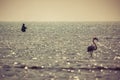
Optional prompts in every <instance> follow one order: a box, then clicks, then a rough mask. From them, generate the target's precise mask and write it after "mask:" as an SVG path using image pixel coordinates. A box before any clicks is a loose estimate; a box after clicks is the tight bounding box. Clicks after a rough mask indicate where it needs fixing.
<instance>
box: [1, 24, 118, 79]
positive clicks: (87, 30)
mask: <svg viewBox="0 0 120 80" xmlns="http://www.w3.org/2000/svg"><path fill="white" fill-rule="evenodd" d="M23 23H24V24H25V26H26V27H27V29H26V32H22V31H21V27H22V24H23ZM94 37H96V38H98V39H99V40H98V41H96V45H97V50H94V51H93V57H91V56H90V53H89V52H87V47H88V46H90V45H91V44H93V43H92V40H93V38H94ZM0 80H120V22H0Z"/></svg>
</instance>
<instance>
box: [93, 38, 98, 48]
mask: <svg viewBox="0 0 120 80" xmlns="http://www.w3.org/2000/svg"><path fill="white" fill-rule="evenodd" d="M93 45H94V46H95V50H97V45H96V43H95V40H94V39H93Z"/></svg>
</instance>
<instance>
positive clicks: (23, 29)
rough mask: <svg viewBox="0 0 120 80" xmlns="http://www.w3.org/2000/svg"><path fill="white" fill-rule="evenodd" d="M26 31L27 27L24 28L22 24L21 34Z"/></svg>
mask: <svg viewBox="0 0 120 80" xmlns="http://www.w3.org/2000/svg"><path fill="white" fill-rule="evenodd" d="M26 29H27V27H26V26H25V24H23V25H22V28H21V31H22V32H26Z"/></svg>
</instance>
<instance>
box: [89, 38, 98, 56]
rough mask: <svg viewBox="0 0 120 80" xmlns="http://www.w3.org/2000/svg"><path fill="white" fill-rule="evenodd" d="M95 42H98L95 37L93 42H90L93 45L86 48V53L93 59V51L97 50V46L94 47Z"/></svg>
mask: <svg viewBox="0 0 120 80" xmlns="http://www.w3.org/2000/svg"><path fill="white" fill-rule="evenodd" d="M95 41H98V38H96V37H95V38H93V40H92V42H93V44H92V45H91V46H88V48H87V52H89V53H90V55H91V57H93V56H92V54H93V51H94V50H97V45H96V43H95Z"/></svg>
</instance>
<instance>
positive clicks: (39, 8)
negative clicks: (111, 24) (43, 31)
mask: <svg viewBox="0 0 120 80" xmlns="http://www.w3.org/2000/svg"><path fill="white" fill-rule="evenodd" d="M0 21H120V0H0Z"/></svg>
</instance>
